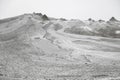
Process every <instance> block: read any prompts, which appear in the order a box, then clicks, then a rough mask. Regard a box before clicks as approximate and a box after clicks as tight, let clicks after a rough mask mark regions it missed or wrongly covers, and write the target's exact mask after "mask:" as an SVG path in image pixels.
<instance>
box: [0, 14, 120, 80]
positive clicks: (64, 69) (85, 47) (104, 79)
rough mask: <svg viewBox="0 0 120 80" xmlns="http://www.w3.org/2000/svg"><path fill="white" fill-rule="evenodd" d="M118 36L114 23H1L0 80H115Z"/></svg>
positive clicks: (36, 17)
mask: <svg viewBox="0 0 120 80" xmlns="http://www.w3.org/2000/svg"><path fill="white" fill-rule="evenodd" d="M119 30H120V22H119V21H118V20H116V19H115V18H114V17H113V18H111V19H110V20H109V21H103V20H99V21H94V20H92V19H89V20H86V21H80V20H66V19H63V18H61V19H56V18H51V17H47V16H46V15H42V14H41V13H33V14H24V15H20V16H16V17H13V18H8V19H3V20H0V80H120V39H119V37H120V31H119Z"/></svg>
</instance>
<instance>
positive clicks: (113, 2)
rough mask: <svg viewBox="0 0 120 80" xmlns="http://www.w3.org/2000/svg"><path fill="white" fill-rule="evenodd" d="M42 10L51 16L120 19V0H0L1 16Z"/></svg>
mask: <svg viewBox="0 0 120 80" xmlns="http://www.w3.org/2000/svg"><path fill="white" fill-rule="evenodd" d="M32 12H41V13H43V14H47V15H48V16H50V17H56V18H60V17H63V18H68V19H71V18H74V19H81V20H86V19H88V18H90V17H91V18H93V19H96V20H98V19H105V20H108V19H109V18H110V17H112V16H114V17H116V18H117V19H119V20H120V0H0V18H1V19H2V18H7V17H11V16H16V15H21V14H24V13H32Z"/></svg>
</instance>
